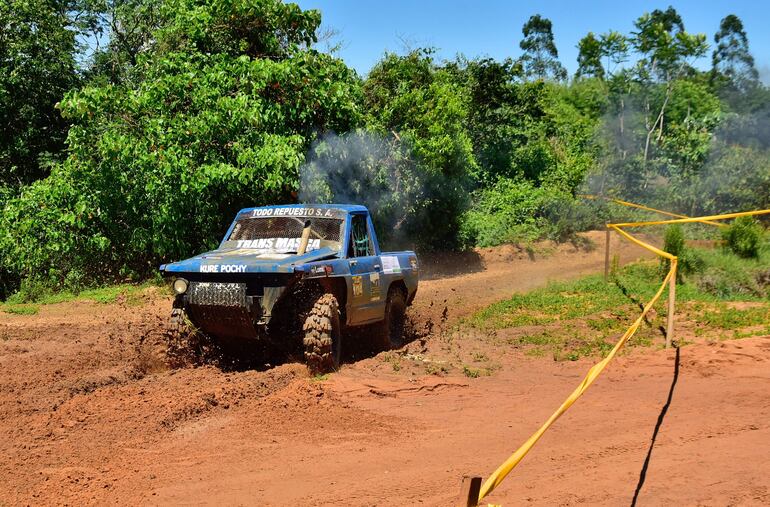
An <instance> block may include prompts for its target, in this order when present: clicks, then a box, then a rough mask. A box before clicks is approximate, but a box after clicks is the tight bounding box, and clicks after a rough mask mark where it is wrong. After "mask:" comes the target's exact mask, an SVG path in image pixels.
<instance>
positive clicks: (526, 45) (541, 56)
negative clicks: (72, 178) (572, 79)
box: [519, 14, 567, 81]
mask: <svg viewBox="0 0 770 507" xmlns="http://www.w3.org/2000/svg"><path fill="white" fill-rule="evenodd" d="M521 33H522V34H523V35H524V38H523V39H522V40H521V42H519V47H520V48H521V50H522V51H523V52H524V54H523V55H521V57H520V58H519V62H520V63H521V65H522V67H523V68H524V74H525V75H526V76H527V77H528V78H534V79H554V80H556V81H563V80H565V79H567V70H566V69H565V68H564V67H562V65H561V63H560V62H559V52H558V51H557V50H556V44H555V43H554V40H553V25H552V23H551V20H550V19H548V18H544V17H542V16H540V15H539V14H535V15H534V16H532V17H530V18H529V20H528V21H527V22H526V23H524V26H523V27H522V29H521Z"/></svg>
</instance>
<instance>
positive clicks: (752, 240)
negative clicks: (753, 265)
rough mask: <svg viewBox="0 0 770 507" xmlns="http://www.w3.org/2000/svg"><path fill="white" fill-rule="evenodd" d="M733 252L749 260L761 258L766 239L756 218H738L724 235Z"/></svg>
mask: <svg viewBox="0 0 770 507" xmlns="http://www.w3.org/2000/svg"><path fill="white" fill-rule="evenodd" d="M722 238H723V239H724V240H725V242H726V244H727V247H728V248H729V249H730V250H732V252H733V253H734V254H735V255H737V256H739V257H744V258H747V259H756V258H757V257H759V251H760V249H761V248H762V242H763V239H764V229H763V228H762V226H761V225H760V224H759V222H757V221H756V219H754V217H738V218H736V219H735V222H733V223H732V225H730V227H728V228H727V229H726V230H725V231H724V233H723V234H722Z"/></svg>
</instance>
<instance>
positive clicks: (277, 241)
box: [224, 217, 343, 254]
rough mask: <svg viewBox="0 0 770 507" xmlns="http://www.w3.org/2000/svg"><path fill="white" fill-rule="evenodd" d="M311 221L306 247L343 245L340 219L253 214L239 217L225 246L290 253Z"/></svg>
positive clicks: (335, 248)
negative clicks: (306, 224)
mask: <svg viewBox="0 0 770 507" xmlns="http://www.w3.org/2000/svg"><path fill="white" fill-rule="evenodd" d="M306 221H310V241H309V242H308V245H307V251H308V252H309V251H311V250H318V249H320V248H330V249H331V250H333V251H335V252H338V251H340V249H341V248H342V228H343V224H342V220H341V219H339V218H317V217H312V218H308V217H256V218H251V217H248V218H240V219H238V220H237V221H236V222H235V227H233V231H232V232H231V233H230V236H229V237H228V238H227V240H225V244H224V246H225V247H227V248H248V249H253V250H256V252H255V253H266V254H291V253H296V252H297V250H299V244H300V241H301V238H302V229H304V227H305V222H306Z"/></svg>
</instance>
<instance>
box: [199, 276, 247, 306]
mask: <svg viewBox="0 0 770 507" xmlns="http://www.w3.org/2000/svg"><path fill="white" fill-rule="evenodd" d="M187 294H188V298H189V299H188V301H189V302H190V304H193V305H201V306H236V307H244V308H245V307H246V306H247V302H246V284H245V283H215V282H190V288H189V289H188V292H187Z"/></svg>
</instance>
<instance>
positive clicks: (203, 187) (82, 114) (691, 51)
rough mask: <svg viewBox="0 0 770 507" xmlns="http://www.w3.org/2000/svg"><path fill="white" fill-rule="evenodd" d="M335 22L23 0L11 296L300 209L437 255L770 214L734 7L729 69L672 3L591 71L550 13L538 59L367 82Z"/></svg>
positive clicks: (9, 228) (0, 260)
mask: <svg viewBox="0 0 770 507" xmlns="http://www.w3.org/2000/svg"><path fill="white" fill-rule="evenodd" d="M320 22H321V16H320V13H319V12H317V11H312V10H309V11H303V10H301V9H300V8H299V7H297V6H296V5H294V4H287V3H283V2H282V1H281V0H210V1H204V0H162V1H149V0H25V1H21V0H11V1H10V3H8V2H6V4H3V7H0V27H2V28H3V30H2V31H0V120H2V126H1V127H0V128H2V129H4V130H3V132H2V136H0V208H1V209H0V297H3V296H4V295H7V294H9V293H11V292H13V291H16V290H18V289H19V287H20V286H22V284H24V286H25V287H27V288H28V289H29V288H30V287H37V286H46V287H53V288H68V289H75V290H76V289H78V288H80V287H83V286H88V285H94V284H99V283H103V282H111V281H116V280H126V279H129V280H130V279H137V278H143V277H146V276H148V275H150V274H151V273H153V272H154V270H155V268H156V266H157V265H158V264H160V263H161V262H164V261H168V260H172V259H178V258H181V257H185V256H188V255H190V254H192V253H195V252H197V251H200V250H203V249H206V248H209V247H211V246H213V245H214V244H215V243H216V242H217V240H218V239H219V237H220V236H221V234H222V232H223V229H224V228H225V227H226V226H227V224H228V222H229V220H230V219H231V218H232V215H233V212H234V211H235V210H236V209H238V208H240V207H244V206H252V205H261V204H268V203H276V202H295V201H296V200H298V199H299V200H305V201H310V200H313V201H326V202H342V201H348V202H360V203H364V204H367V205H369V206H370V208H371V209H372V211H373V214H374V217H375V220H376V222H377V224H378V228H379V232H380V235H381V236H382V238H381V239H383V240H384V241H385V242H386V243H387V244H388V245H390V246H392V245H398V246H415V247H417V248H419V249H446V248H462V247H470V246H476V245H481V246H489V245H497V244H501V243H505V242H516V241H534V240H537V239H541V238H551V239H554V240H558V241H564V240H569V239H572V238H573V237H574V234H575V232H577V231H580V230H585V229H587V228H591V227H596V226H599V225H601V224H602V223H604V221H605V220H606V219H607V218H608V215H607V209H606V207H605V206H604V205H603V204H601V202H600V201H591V202H587V201H585V200H583V199H580V198H579V197H578V195H579V194H580V193H583V192H592V193H597V194H602V195H609V196H616V197H622V198H626V199H629V200H635V201H641V202H644V203H646V204H651V205H657V206H659V207H664V208H667V209H670V210H672V211H679V212H682V213H688V214H698V213H712V212H724V211H733V210H741V209H756V208H766V207H770V163H768V162H770V121H768V120H770V91H768V89H767V88H765V87H764V86H763V85H762V84H761V83H760V82H759V80H758V73H757V71H756V69H755V67H754V60H753V58H752V57H751V53H750V50H749V39H748V35H747V34H746V32H745V30H744V29H743V25H742V23H741V21H740V19H739V18H737V17H736V16H734V15H728V16H726V17H725V18H724V19H723V20H722V23H721V25H720V28H719V31H718V33H717V34H715V35H714V38H713V40H714V45H713V47H712V48H711V49H712V62H713V65H712V68H711V69H710V70H709V71H706V72H703V71H699V70H697V69H695V68H693V67H692V62H693V61H694V59H696V58H698V57H702V56H704V55H705V54H707V52H708V51H709V46H708V43H707V39H706V36H705V35H703V34H691V33H689V32H687V31H686V29H685V24H684V20H683V19H682V18H681V16H679V14H678V13H677V12H676V11H675V10H674V9H673V8H668V9H666V10H654V11H652V12H650V13H646V14H642V15H641V16H639V17H638V18H637V19H636V21H635V23H634V29H633V30H632V32H631V33H629V34H622V33H620V32H617V31H609V32H607V33H602V34H594V33H589V34H587V35H586V36H585V37H584V38H583V39H582V40H581V41H580V42H579V44H578V48H579V51H580V54H579V57H578V70H577V72H576V74H575V76H574V77H573V79H572V80H571V81H568V76H567V73H566V71H565V69H564V67H563V65H562V64H561V63H560V62H559V59H558V50H557V48H556V45H555V42H554V37H553V26H552V23H551V21H550V20H548V19H546V18H543V17H541V16H539V15H534V16H532V17H531V18H530V19H529V20H528V21H527V22H526V23H525V24H524V26H523V28H522V37H521V40H520V44H519V47H520V48H521V51H522V53H521V56H520V57H519V58H516V59H514V58H508V59H504V60H502V61H498V60H493V59H489V58H476V59H469V58H465V57H462V56H461V57H458V58H456V59H454V60H451V61H442V60H439V59H437V58H436V56H435V51H434V50H432V49H430V48H423V49H415V50H412V51H409V52H407V53H406V54H394V53H386V54H385V55H384V56H383V57H382V58H381V60H380V61H379V62H378V63H377V64H376V65H375V66H374V67H373V68H372V69H371V71H370V72H369V73H368V75H367V76H366V77H364V78H362V77H361V76H358V75H357V74H356V73H355V72H354V71H353V70H351V69H349V68H348V67H347V66H346V65H345V64H344V62H343V61H341V60H340V59H338V58H336V57H335V56H334V55H333V54H327V53H324V52H319V51H318V50H317V49H316V44H317V40H318V27H319V25H320ZM84 34H90V35H89V36H88V37H86V38H84ZM94 40H96V41H101V42H104V44H100V45H99V46H98V47H95V48H94V47H90V48H89V47H88V41H91V44H93V41H94ZM84 41H85V43H84ZM65 139H66V141H65ZM734 230H735V231H738V232H736V233H735V234H737V235H738V236H740V237H738V236H736V240H735V244H736V245H744V244H745V243H746V239H745V238H746V237H748V236H746V234H748V233H744V232H740V231H741V230H742V229H737V228H736V229H734ZM727 239H728V241H729V240H730V238H727ZM735 248H743V246H740V247H738V246H736V247H735ZM736 251H737V250H736ZM745 251H746V252H747V253H748V252H749V251H750V245H749V248H748V250H745ZM748 255H750V253H748ZM693 262H695V261H693ZM696 264H697V263H696ZM694 265H695V264H694Z"/></svg>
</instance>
